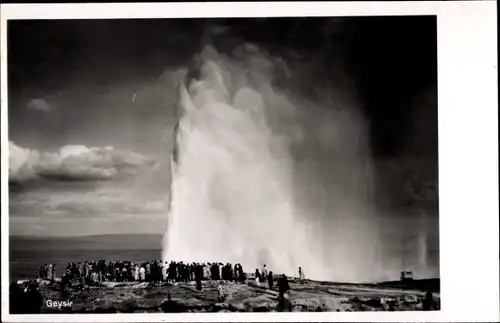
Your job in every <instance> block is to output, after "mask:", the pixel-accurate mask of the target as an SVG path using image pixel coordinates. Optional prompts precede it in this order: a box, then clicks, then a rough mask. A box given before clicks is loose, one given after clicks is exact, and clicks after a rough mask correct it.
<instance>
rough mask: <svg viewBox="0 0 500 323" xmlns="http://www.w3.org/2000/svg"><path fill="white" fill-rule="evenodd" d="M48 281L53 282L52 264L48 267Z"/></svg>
mask: <svg viewBox="0 0 500 323" xmlns="http://www.w3.org/2000/svg"><path fill="white" fill-rule="evenodd" d="M47 279H48V280H52V264H49V266H48V267H47Z"/></svg>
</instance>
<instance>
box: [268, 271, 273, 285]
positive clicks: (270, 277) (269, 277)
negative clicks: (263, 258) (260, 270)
mask: <svg viewBox="0 0 500 323" xmlns="http://www.w3.org/2000/svg"><path fill="white" fill-rule="evenodd" d="M267 283H268V285H269V289H273V283H274V282H273V272H272V271H270V272H269V274H268V275H267Z"/></svg>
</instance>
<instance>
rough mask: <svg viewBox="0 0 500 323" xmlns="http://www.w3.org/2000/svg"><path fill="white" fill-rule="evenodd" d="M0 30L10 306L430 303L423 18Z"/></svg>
mask: <svg viewBox="0 0 500 323" xmlns="http://www.w3.org/2000/svg"><path fill="white" fill-rule="evenodd" d="M6 27H7V28H6V32H5V35H6V49H5V51H3V52H2V55H5V57H6V62H7V67H6V80H7V86H6V95H8V104H7V106H5V105H4V102H5V101H4V99H2V110H4V109H5V110H6V113H5V114H3V112H2V118H3V117H4V116H6V117H7V119H6V120H3V121H2V122H4V123H3V124H7V126H8V132H7V136H8V137H7V140H5V141H4V138H2V154H8V185H6V186H7V187H8V215H4V214H3V212H2V218H4V217H7V218H8V220H6V221H7V222H8V231H7V234H8V249H4V247H2V251H4V252H7V253H8V265H6V264H2V276H3V273H4V272H3V270H4V266H8V308H7V310H8V311H9V313H10V314H44V315H46V314H59V315H61V314H119V313H127V314H130V313H134V314H141V313H148V314H149V313H164V314H165V313H197V314H200V313H201V314H207V313H235V312H237V313H252V312H268V313H270V312H367V311H375V312H377V311H378V312H383V311H389V312H403V311H405V312H408V311H432V312H439V311H441V278H442V276H443V275H444V274H443V272H442V270H441V267H442V266H441V262H440V259H442V258H441V254H442V251H441V249H440V245H441V239H442V238H441V236H440V232H443V229H442V228H441V226H442V224H441V223H440V218H441V212H440V178H441V177H440V172H441V168H440V165H442V164H440V158H441V155H442V151H441V150H440V148H439V141H440V136H441V134H442V132H441V131H438V109H439V108H440V107H439V105H438V98H439V95H438V66H439V64H441V61H439V62H438V17H437V15H385V16H380V15H379V16H376V15H373V16H369V15H364V16H355V15H352V16H294V17H280V16H277V17H203V18H200V17H192V18H188V17H186V18H168V17H167V18H117V19H102V18H99V19H55V20H52V19H12V20H7V21H6ZM2 48H3V47H2ZM3 49H4V48H3ZM3 59H4V58H2V64H3V63H4V62H5V61H4V60H3ZM2 95H4V94H2ZM440 95H441V94H440ZM439 102H441V101H439ZM7 143H8V148H7V147H5V145H6V144H7ZM2 158H3V157H2ZM2 168H4V165H3V163H2ZM3 174H7V173H6V172H5V173H3ZM2 177H3V176H2ZM3 180H4V179H2V181H3ZM5 181H7V180H6V179H5ZM3 196H4V195H2V197H3ZM2 204H3V203H2ZM2 207H3V206H2ZM2 221H3V220H2ZM465 234H467V233H465ZM2 235H3V234H2ZM2 245H3V244H2ZM4 288H5V289H7V286H3V285H2V289H4ZM2 306H3V303H2Z"/></svg>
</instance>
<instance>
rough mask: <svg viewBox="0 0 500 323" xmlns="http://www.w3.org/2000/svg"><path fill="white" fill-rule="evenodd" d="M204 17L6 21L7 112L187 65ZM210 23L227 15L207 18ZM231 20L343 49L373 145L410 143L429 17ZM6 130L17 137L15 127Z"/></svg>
mask: <svg viewBox="0 0 500 323" xmlns="http://www.w3.org/2000/svg"><path fill="white" fill-rule="evenodd" d="M206 23H207V21H204V20H200V19H197V20H195V19H191V20H188V19H182V20H168V19H158V20H151V19H136V20H113V21H111V20H81V21H74V20H73V21H69V20H63V21H17V22H9V30H8V41H9V56H8V59H9V91H10V92H9V94H10V100H11V105H10V107H9V108H10V109H9V110H10V113H11V114H12V117H13V118H16V117H17V115H18V110H20V109H22V106H23V104H22V102H19V101H23V100H25V99H26V98H29V97H38V96H43V95H46V94H47V93H52V92H58V91H63V90H65V89H70V88H77V87H81V88H86V87H93V88H95V87H103V88H105V87H109V86H110V85H111V84H116V83H119V82H129V83H134V82H138V83H140V82H142V81H144V80H146V79H151V78H157V77H158V76H159V75H161V73H162V72H163V71H164V70H165V69H166V68H168V66H169V65H170V66H174V65H178V64H182V63H185V62H186V61H187V60H188V59H189V58H190V57H191V56H192V55H193V54H194V53H195V52H196V51H197V50H198V48H199V46H200V45H199V44H200V40H199V39H200V38H201V37H202V35H203V30H204V28H205V24H206ZM217 23H219V24H222V23H226V24H227V20H226V21H223V20H219V21H218V22H213V24H217ZM229 24H230V25H231V26H232V33H233V34H237V35H238V36H242V37H244V38H245V39H247V40H251V41H255V42H260V43H263V44H266V46H268V47H270V46H272V47H273V48H274V47H276V48H279V47H281V46H289V47H292V48H294V49H299V50H300V49H305V50H307V49H311V50H316V51H321V50H323V51H328V50H329V48H330V47H332V46H336V47H337V48H340V50H341V51H338V50H337V51H335V52H333V51H332V53H335V54H337V56H343V58H342V59H343V62H345V67H346V68H347V69H348V70H349V73H350V76H351V77H352V78H354V82H355V84H356V87H357V91H358V95H359V99H360V100H361V103H362V104H361V105H360V107H361V108H362V109H363V111H364V113H365V115H366V116H367V117H368V118H369V120H370V124H371V128H372V138H371V140H372V142H373V149H374V152H375V153H376V154H384V155H385V154H388V155H391V154H393V153H396V152H397V151H399V150H402V149H405V148H407V147H405V145H407V144H408V140H407V137H408V136H411V135H412V132H411V131H412V129H411V119H412V117H413V115H414V114H413V112H414V111H413V109H418V108H419V106H418V105H412V104H410V103H411V102H412V100H415V98H416V97H417V96H418V95H421V93H422V92H423V91H425V90H426V89H429V88H435V87H436V84H437V40H436V19H435V17H433V16H429V17H389V18H388V17H376V18H374V17H368V18H362V17H357V18H340V19H339V18H337V19H336V20H335V19H333V20H332V19H331V18H308V19H302V20H301V21H299V20H297V19H287V18H277V19H276V18H275V19H269V20H268V21H258V20H241V19H234V20H232V21H230V22H229ZM325 25H326V26H327V27H326V28H324V27H322V26H325ZM337 25H339V26H340V25H341V27H340V28H339V27H337ZM328 37H330V38H328ZM328 40H331V43H330V44H328ZM339 53H340V54H339ZM19 106H21V108H19ZM14 122H15V121H14ZM12 131H13V132H14V133H13V135H15V132H16V131H17V129H16V128H14V129H12ZM20 131H22V130H20Z"/></svg>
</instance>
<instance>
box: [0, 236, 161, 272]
mask: <svg viewBox="0 0 500 323" xmlns="http://www.w3.org/2000/svg"><path fill="white" fill-rule="evenodd" d="M161 239H162V237H161V236H158V235H104V236H86V237H67V238H66V237H64V238H59V237H58V238H52V237H51V238H32V237H19V236H17V237H16V236H11V237H10V243H9V244H10V246H9V249H10V253H9V260H10V279H11V280H20V279H31V278H36V277H37V276H38V270H39V268H40V266H43V265H44V264H49V263H51V264H56V275H57V276H58V277H60V276H61V275H62V274H63V273H64V271H65V268H66V265H67V264H68V262H70V261H73V262H84V261H90V260H95V261H97V260H106V261H116V260H130V261H134V262H142V261H149V260H155V259H156V260H160V259H161V252H162V250H161Z"/></svg>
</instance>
